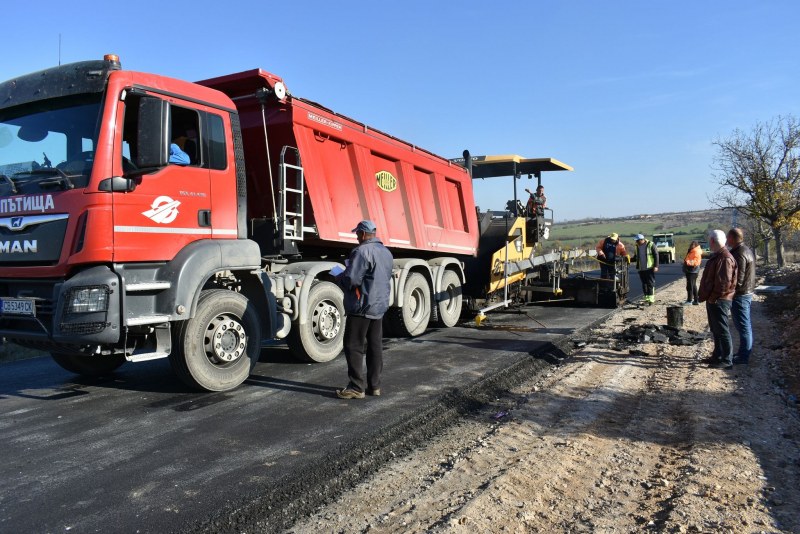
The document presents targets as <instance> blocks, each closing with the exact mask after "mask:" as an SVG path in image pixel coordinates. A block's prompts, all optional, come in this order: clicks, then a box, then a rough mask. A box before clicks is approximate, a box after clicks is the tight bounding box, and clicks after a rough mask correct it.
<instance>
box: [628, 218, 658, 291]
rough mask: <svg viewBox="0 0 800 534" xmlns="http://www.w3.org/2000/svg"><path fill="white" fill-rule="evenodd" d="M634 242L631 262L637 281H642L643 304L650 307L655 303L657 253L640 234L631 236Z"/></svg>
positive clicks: (650, 243) (649, 242)
mask: <svg viewBox="0 0 800 534" xmlns="http://www.w3.org/2000/svg"><path fill="white" fill-rule="evenodd" d="M633 239H634V240H636V246H635V247H634V249H633V250H634V254H633V259H632V260H631V261H632V262H634V263H636V270H637V271H638V272H639V279H640V280H641V281H642V293H644V302H645V303H646V304H647V305H648V306H652V305H653V304H655V302H656V273H657V272H658V251H657V250H656V246H655V245H654V244H653V243H652V241H648V240H647V239H645V238H644V236H643V235H642V234H636V235H635V236H633Z"/></svg>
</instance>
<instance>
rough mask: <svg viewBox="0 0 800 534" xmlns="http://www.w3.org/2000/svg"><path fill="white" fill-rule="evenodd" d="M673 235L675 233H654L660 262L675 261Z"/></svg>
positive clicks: (654, 241) (654, 242)
mask: <svg viewBox="0 0 800 534" xmlns="http://www.w3.org/2000/svg"><path fill="white" fill-rule="evenodd" d="M672 236H673V234H653V244H654V245H655V246H656V250H658V262H659V263H675V241H674V240H673V239H672Z"/></svg>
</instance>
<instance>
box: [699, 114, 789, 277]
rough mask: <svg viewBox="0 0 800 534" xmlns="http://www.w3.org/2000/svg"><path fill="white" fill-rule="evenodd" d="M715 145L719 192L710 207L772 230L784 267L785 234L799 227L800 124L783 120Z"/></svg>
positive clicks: (715, 165) (717, 141)
mask: <svg viewBox="0 0 800 534" xmlns="http://www.w3.org/2000/svg"><path fill="white" fill-rule="evenodd" d="M714 146H715V147H716V148H717V154H716V156H715V158H714V170H715V171H716V173H715V174H714V178H715V179H716V180H717V183H718V184H719V185H720V189H719V190H718V191H717V193H716V194H715V195H714V196H713V197H712V198H711V199H710V200H711V202H713V203H714V204H716V205H717V206H719V207H735V208H738V209H739V210H740V211H742V212H744V213H745V214H746V215H748V216H749V217H751V218H753V219H756V220H760V221H763V222H764V223H765V224H766V225H767V226H769V229H770V231H771V233H772V238H773V239H775V249H776V253H777V261H778V265H779V266H783V264H784V259H783V238H784V235H785V233H786V232H789V231H792V230H796V229H798V228H800V122H798V120H797V119H796V118H795V117H793V116H791V115H788V116H779V117H777V118H775V119H773V120H771V121H769V122H764V123H758V124H756V125H755V127H754V128H753V129H752V130H751V131H750V132H743V131H742V130H739V129H737V130H734V131H733V133H732V134H731V135H730V137H728V138H726V139H717V140H716V141H715V142H714Z"/></svg>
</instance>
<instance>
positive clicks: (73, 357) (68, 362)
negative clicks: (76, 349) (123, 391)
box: [50, 353, 125, 377]
mask: <svg viewBox="0 0 800 534" xmlns="http://www.w3.org/2000/svg"><path fill="white" fill-rule="evenodd" d="M50 356H52V357H53V360H54V361H55V362H56V363H57V364H58V365H60V366H61V367H62V368H64V369H66V370H67V371H69V372H70V373H75V374H76V375H83V376H94V377H98V376H106V375H110V374H111V373H113V372H114V371H115V370H116V369H117V368H119V366H120V365H122V364H123V363H125V355H124V354H112V355H111V356H86V355H84V354H58V353H52V354H50Z"/></svg>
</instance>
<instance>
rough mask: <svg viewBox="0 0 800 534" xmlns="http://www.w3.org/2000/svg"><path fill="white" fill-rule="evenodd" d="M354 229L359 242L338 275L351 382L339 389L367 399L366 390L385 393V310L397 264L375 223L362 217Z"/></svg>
mask: <svg viewBox="0 0 800 534" xmlns="http://www.w3.org/2000/svg"><path fill="white" fill-rule="evenodd" d="M352 231H353V232H355V234H356V238H357V239H358V246H357V247H356V248H354V249H353V251H352V252H351V253H350V257H349V258H348V260H347V268H346V269H345V270H344V272H342V273H341V274H339V275H337V277H336V283H337V284H339V287H341V288H342V291H344V311H345V313H346V314H347V322H346V323H345V327H344V355H345V358H346V359H347V376H348V379H349V382H348V384H347V387H345V388H344V389H340V390H338V391H336V395H337V396H338V397H339V398H341V399H363V398H364V393H365V392H366V393H368V394H370V395H375V396H378V395H380V394H381V372H382V371H383V346H382V338H383V314H384V313H386V310H388V309H389V292H390V291H391V278H392V265H393V264H392V262H393V258H392V253H391V252H389V249H387V248H386V247H385V246H383V243H382V242H381V240H380V239H378V238H377V237H375V233H376V232H377V228H376V227H375V223H373V222H372V221H361V222H360V223H358V226H356V227H355V228H353V230H352ZM365 349H366V350H365ZM365 356H366V362H367V373H366V379H365V376H364V358H365Z"/></svg>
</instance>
